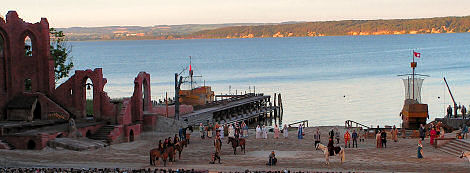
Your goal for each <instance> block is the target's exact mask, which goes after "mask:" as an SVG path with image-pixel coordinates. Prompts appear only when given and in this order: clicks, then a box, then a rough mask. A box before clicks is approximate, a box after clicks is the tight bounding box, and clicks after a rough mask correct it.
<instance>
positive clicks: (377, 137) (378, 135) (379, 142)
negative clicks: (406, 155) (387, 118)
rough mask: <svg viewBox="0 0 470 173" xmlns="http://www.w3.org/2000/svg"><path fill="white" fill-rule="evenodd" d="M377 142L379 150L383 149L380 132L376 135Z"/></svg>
mask: <svg viewBox="0 0 470 173" xmlns="http://www.w3.org/2000/svg"><path fill="white" fill-rule="evenodd" d="M375 140H376V143H377V148H382V143H381V136H380V130H379V131H378V132H377V134H376V135H375Z"/></svg>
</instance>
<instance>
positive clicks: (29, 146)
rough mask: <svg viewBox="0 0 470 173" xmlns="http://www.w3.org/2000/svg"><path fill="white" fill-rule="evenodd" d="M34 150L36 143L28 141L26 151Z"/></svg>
mask: <svg viewBox="0 0 470 173" xmlns="http://www.w3.org/2000/svg"><path fill="white" fill-rule="evenodd" d="M34 149H36V142H34V141H33V140H29V141H28V150H34Z"/></svg>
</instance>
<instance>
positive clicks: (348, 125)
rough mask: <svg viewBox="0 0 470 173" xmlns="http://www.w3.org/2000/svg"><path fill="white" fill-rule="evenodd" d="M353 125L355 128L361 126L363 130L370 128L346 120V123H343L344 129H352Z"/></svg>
mask: <svg viewBox="0 0 470 173" xmlns="http://www.w3.org/2000/svg"><path fill="white" fill-rule="evenodd" d="M353 124H355V125H356V127H359V126H361V127H363V128H366V129H371V127H369V126H366V125H364V124H361V123H358V122H356V121H353V120H346V121H345V122H344V127H346V128H349V127H353Z"/></svg>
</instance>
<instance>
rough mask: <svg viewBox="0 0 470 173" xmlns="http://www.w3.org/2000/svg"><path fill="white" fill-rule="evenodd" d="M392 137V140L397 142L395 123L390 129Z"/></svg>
mask: <svg viewBox="0 0 470 173" xmlns="http://www.w3.org/2000/svg"><path fill="white" fill-rule="evenodd" d="M392 138H393V141H394V142H398V129H397V127H395V125H393V129H392Z"/></svg>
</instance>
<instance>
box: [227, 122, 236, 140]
mask: <svg viewBox="0 0 470 173" xmlns="http://www.w3.org/2000/svg"><path fill="white" fill-rule="evenodd" d="M228 137H229V138H234V137H235V129H233V126H232V124H230V125H229V126H228Z"/></svg>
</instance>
